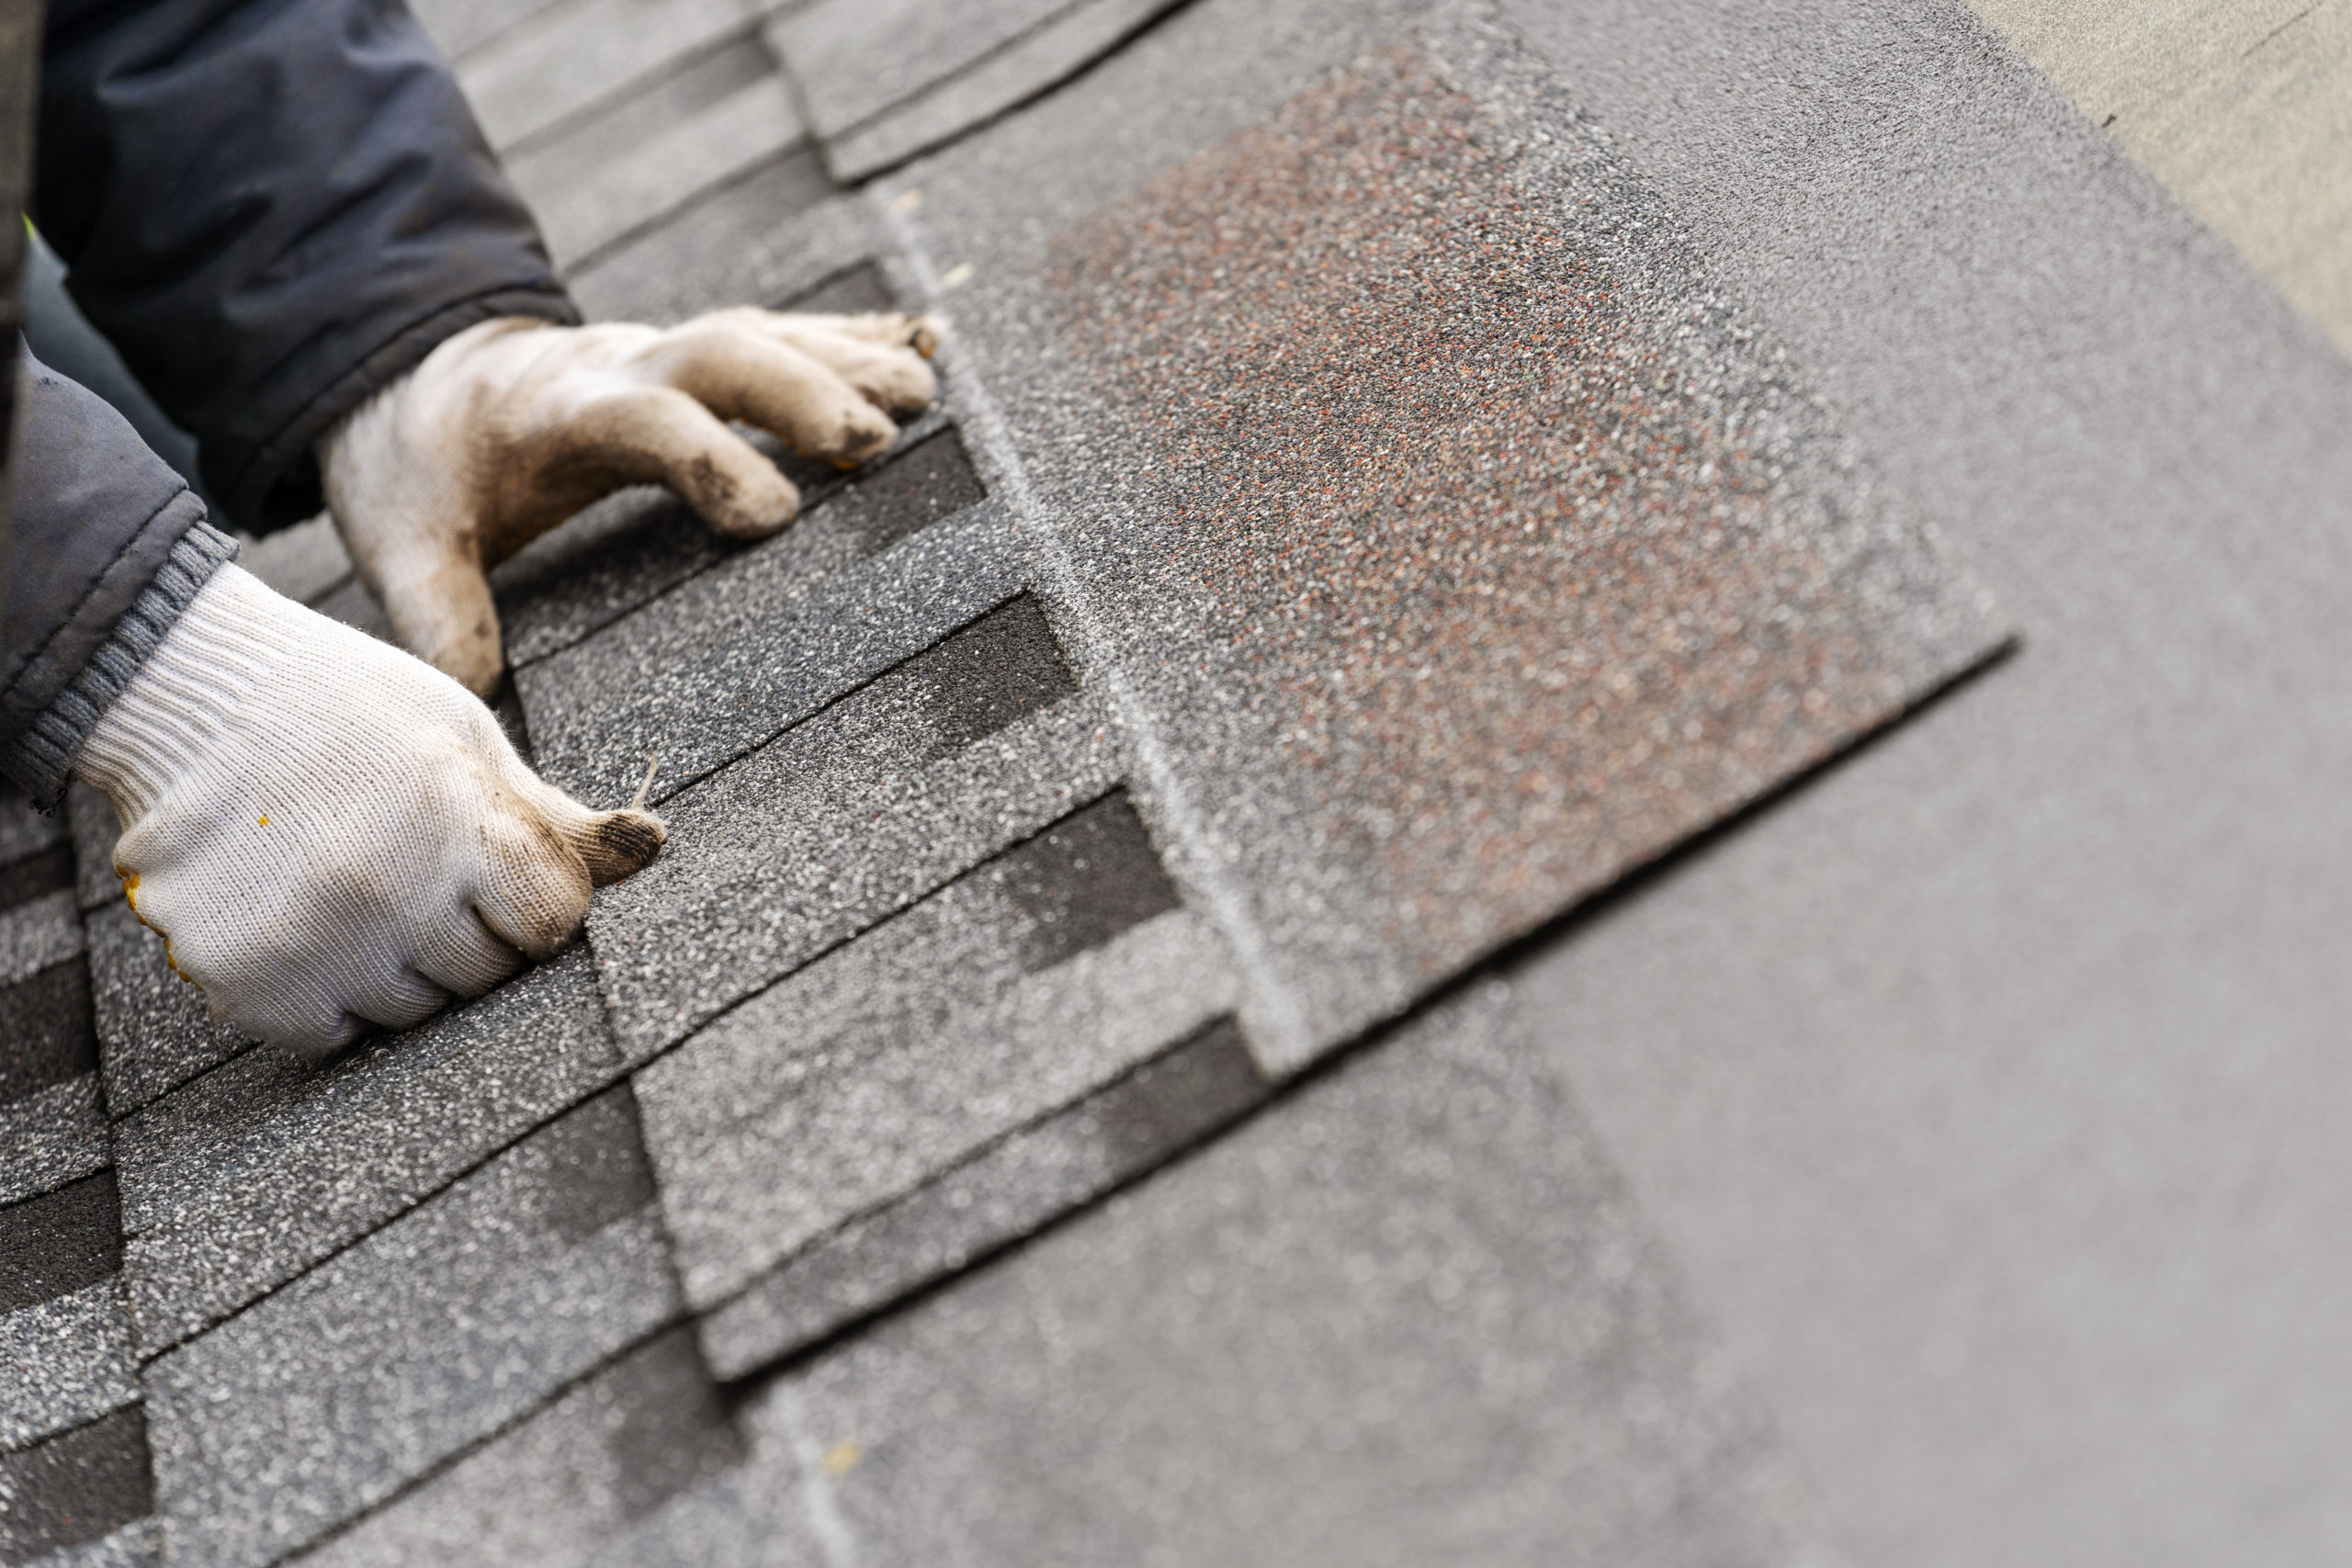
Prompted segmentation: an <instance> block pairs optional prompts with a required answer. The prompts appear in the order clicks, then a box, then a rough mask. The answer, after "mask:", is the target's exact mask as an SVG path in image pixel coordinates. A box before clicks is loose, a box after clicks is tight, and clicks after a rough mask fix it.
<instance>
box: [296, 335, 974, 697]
mask: <svg viewBox="0 0 2352 1568" xmlns="http://www.w3.org/2000/svg"><path fill="white" fill-rule="evenodd" d="M936 340H937V329H936V327H935V325H934V324H933V322H932V321H929V320H928V319H927V318H924V317H921V316H902V315H871V316H814V315H784V314H778V313H777V312H775V311H772V310H753V309H750V308H748V307H746V308H743V309H739V310H719V311H716V312H713V313H712V314H710V315H707V316H698V317H696V318H695V320H693V321H688V322H686V323H685V324H684V326H680V327H673V328H672V329H670V330H669V331H667V332H661V331H656V330H655V329H653V328H651V327H640V326H623V325H605V326H587V327H559V326H551V325H548V323H546V322H543V321H529V320H524V319H520V318H505V319H502V320H499V321H484V322H482V323H481V325H479V326H476V327H472V328H469V330H467V331H465V332H462V333H458V335H457V336H456V337H453V338H451V339H449V340H448V341H447V343H444V344H441V345H440V346H439V347H438V348H436V349H435V350H434V351H433V353H432V354H431V355H428V356H427V357H426V358H425V360H424V363H423V364H421V365H419V366H418V367H416V369H415V370H413V372H411V373H410V374H409V375H408V376H407V377H406V378H403V379H401V381H399V382H397V383H395V384H394V385H393V386H391V387H389V388H387V389H384V390H383V391H382V392H381V393H379V394H378V395H377V396H376V397H375V398H374V399H373V400H370V401H368V403H366V404H364V405H362V406H361V407H360V408H359V409H357V410H356V411H355V412H352V413H351V414H350V415H349V416H348V417H346V418H345V419H344V420H343V421H341V422H340V423H337V424H336V425H335V426H334V428H333V429H331V430H330V431H329V432H328V433H327V434H326V435H325V436H323V437H322V439H321V440H320V443H319V461H320V467H321V469H322V475H323V477H324V479H325V482H326V492H327V504H328V507H329V509H330V510H331V511H332V512H333V513H334V520H335V525H336V527H337V528H338V529H339V530H340V531H341V533H342V535H343V541H344V547H345V548H346V549H347V550H349V552H350V554H351V558H352V561H353V563H354V565H356V567H357V569H358V571H359V574H360V577H361V578H362V580H363V581H366V582H367V584H368V587H369V588H371V589H373V590H374V591H375V593H376V597H377V598H378V599H379V601H380V602H381V603H382V604H383V606H384V610H385V613H386V614H387V615H389V616H390V618H391V623H392V629H393V630H394V631H395V632H396V633H398V634H399V637H400V639H401V642H402V643H403V644H404V645H406V646H407V647H408V648H410V649H413V650H414V651H415V652H416V653H417V654H418V655H419V656H421V657H422V658H424V659H425V660H428V661H429V662H431V663H433V664H434V665H435V666H437V667H438V668H440V669H442V670H444V671H447V672H448V673H449V674H451V675H454V676H456V677H457V678H458V680H459V681H462V682H465V684H466V685H468V686H469V687H470V688H471V689H473V690H474V691H476V692H478V693H481V694H484V695H487V694H489V693H490V692H491V691H492V690H493V689H494V688H495V687H496V686H497V684H498V676H499V671H500V669H501V667H502V664H503V653H502V650H501V648H500V644H499V636H498V612H497V610H496V609H495V608H494V607H493V606H492V603H491V596H490V586H489V584H488V582H487V581H485V580H484V577H483V573H484V572H485V571H487V570H489V569H490V568H492V567H494V566H496V565H497V564H498V563H499V562H500V561H502V560H504V559H505V558H507V557H508V556H511V555H513V554H514V553H515V551H516V550H518V549H520V548H522V547H524V546H525V545H526V544H528V543H529V542H530V541H531V540H533V539H535V538H537V536H539V535H541V534H543V533H545V532H546V531H547V530H548V529H549V528H551V527H553V526H554V525H556V524H558V523H560V522H561V521H563V519H565V518H566V517H569V516H571V514H572V513H574V512H577V511H579V510H580V508H582V506H585V505H587V504H588V503H589V502H592V501H594V500H596V499H597V498H598V497H600V496H603V495H606V494H608V493H610V492H611V491H616V490H618V489H620V488H621V487H623V486H625V485H632V484H644V483H661V484H666V485H668V486H669V487H670V488H671V489H672V490H673V491H677V493H678V494H679V495H681V496H683V497H684V499H685V500H686V502H688V503H689V504H690V505H692V506H693V507H694V509H695V511H696V512H698V513H701V514H702V515H703V516H704V517H705V518H706V519H707V520H708V521H709V522H710V524H711V525H713V526H715V527H717V528H718V529H719V530H720V531H722V532H724V533H727V534H730V535H733V536H736V537H738V538H747V539H749V538H761V537H763V536H767V535H769V534H773V533H775V531H776V530H777V529H779V528H782V527H784V526H785V525H786V524H788V523H790V522H791V521H792V520H793V518H794V517H796V516H797V515H798V513H799V509H800V496H799V492H798V491H797V490H795V489H794V487H793V484H792V481H791V480H789V479H786V478H785V477H784V476H783V475H782V474H780V473H778V472H777V471H776V468H775V464H773V463H771V462H769V461H768V460H767V459H766V458H764V457H761V456H760V454H759V453H758V452H757V451H755V450H754V449H753V448H752V446H749V445H748V444H747V443H745V442H744V441H743V440H742V438H741V437H740V436H739V435H737V434H735V433H734V432H733V431H731V430H729V428H728V427H727V424H726V423H725V422H726V421H728V420H741V421H742V422H743V423H747V424H752V425H756V426H758V427H760V428H762V429H763V430H766V431H769V432H770V433H772V434H775V436H777V437H778V438H779V439H781V440H782V441H783V442H784V443H785V444H786V446H790V447H791V448H792V449H793V450H794V451H796V452H798V453H800V454H801V455H802V456H804V457H818V458H824V459H828V460H830V461H831V462H834V463H838V464H840V465H842V466H843V467H852V466H854V465H856V464H858V463H862V462H864V461H865V460H866V459H867V458H869V457H874V456H876V454H878V453H880V452H881V451H882V450H883V449H884V448H885V447H887V446H889V445H890V442H891V439H892V437H893V436H894V435H895V434H897V428H896V426H895V425H894V424H893V423H891V416H893V415H905V414H909V413H912V412H916V411H917V410H919V409H921V408H922V407H923V406H924V405H925V404H927V403H929V402H930V401H931V400H932V397H933V393H934V392H935V391H936V390H937V387H936V384H935V383H934V381H933V378H932V373H931V367H929V366H928V365H926V364H924V363H923V361H924V359H925V358H926V357H927V356H928V355H930V353H931V351H932V349H933V346H934V345H935V343H936Z"/></svg>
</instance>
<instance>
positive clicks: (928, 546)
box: [515, 470, 1021, 803]
mask: <svg viewBox="0 0 2352 1568" xmlns="http://www.w3.org/2000/svg"><path fill="white" fill-rule="evenodd" d="M881 477H882V478H883V479H887V478H888V471H887V470H886V471H885V474H884V475H883V476H881ZM796 535H797V530H795V531H794V532H792V533H787V534H785V535H782V536H778V537H777V538H776V539H774V540H771V541H769V542H768V543H767V544H765V545H763V546H761V547H758V548H755V549H752V550H749V551H746V552H745V553H743V554H741V555H739V556H736V557H733V558H730V559H729V560H727V561H725V562H723V563H721V564H720V565H718V566H717V567H714V568H713V569H712V570H709V571H707V572H705V573H703V574H702V575H701V576H700V577H697V578H695V580H694V581H691V582H689V583H687V584H685V585H684V587H682V588H680V589H679V590H677V592H673V593H671V594H669V595H668V596H666V597H664V598H662V599H661V600H658V601H656V602H655V603H654V604H650V605H648V606H646V607H645V608H644V609H643V610H641V611H639V612H638V613H637V614H636V615H630V616H628V617H626V618H625V619H623V620H621V621H618V622H616V623H615V624H614V625H613V626H607V627H606V628H605V630H603V631H601V632H599V633H597V634H596V635H595V636H594V637H590V638H589V639H588V640H587V641H585V642H582V643H581V644H579V645H577V646H576V647H573V648H571V649H565V650H564V651H563V652H561V653H559V654H556V655H555V656H553V657H552V658H549V659H546V660H541V661H539V662H538V663H537V664H532V665H527V666H526V667H525V668H523V669H521V670H518V671H515V690H516V691H517V692H518V693H519V694H521V696H522V699H523V710H524V712H525V714H526V716H528V718H529V720H530V725H531V739H532V741H533V744H534V745H535V747H536V749H537V756H538V763H539V768H540V771H541V772H542V773H545V774H546V775H547V777H548V781H549V782H550V783H553V784H558V785H560V786H561V787H562V788H564V789H567V790H569V791H571V793H572V794H573V795H577V796H579V797H580V798H581V799H582V800H586V801H589V802H592V803H594V802H600V801H601V802H618V801H623V800H627V799H628V798H629V796H630V795H631V794H632V793H633V792H634V791H635V790H636V788H637V785H638V783H639V778H640V777H641V775H642V774H643V773H644V771H645V759H646V757H647V755H648V754H649V753H653V752H658V753H660V755H661V758H662V773H661V776H660V778H659V779H658V780H657V781H656V783H655V785H654V789H655V798H656V799H657V800H658V799H661V798H663V797H665V796H667V795H670V794H672V793H673V792H675V791H676V790H677V789H678V788H680V787H681V786H682V785H684V784H687V783H689V782H691V781H693V780H695V779H698V778H700V777H702V776H703V775H704V774H705V773H709V772H710V771H711V770H712V769H714V768H716V767H718V766H720V765H722V764H724V763H726V762H728V761H732V760H733V759H735V758H737V757H740V756H741V755H742V754H743V753H745V752H747V751H749V750H752V748H753V747H756V746H758V745H760V744H762V743H763V742H764V741H766V740H768V739H771V738H772V737H774V736H775V735H776V734H777V733H779V732H780V731H782V730H783V729H785V728H786V727H787V726H790V725H792V724H795V723H797V722H798V721H799V720H801V719H803V718H806V717H807V716H809V715H810V714H812V713H814V712H816V711H817V710H818V709H819V708H820V707H822V706H824V705H826V704H827V703H829V702H831V701H832V700H833V699H835V698H836V697H839V696H840V695H842V694H843V693H845V692H848V691H850V690H852V689H854V688H855V687H857V686H859V685H861V684H863V683H864V682H867V681H870V680H872V679H873V678H874V677H875V676H876V675H878V674H880V673H881V672H882V671H884V670H886V669H888V668H889V667H890V666H891V665H893V664H895V663H897V662H898V661H899V660H902V659H904V658H905V657H906V656H907V655H908V654H909V653H910V652H912V651H913V650H915V649H920V648H922V646H923V645H924V644H926V643H929V642H932V641H934V640H936V639H937V638H939V637H942V636H944V635H945V634H946V633H947V632H949V631H951V630H953V629H954V628H955V627H956V626H958V625H960V624H961V623H963V622H965V621H967V620H969V619H971V618H972V617H973V616H974V615H978V614H979V613H980V612H982V611H984V610H986V609H987V608H989V605H991V604H996V603H998V602H1000V601H1001V600H1003V599H1005V598H1007V597H1008V596H1010V595H1011V594H1012V592H1015V591H1016V590H1017V589H1019V587H1020V586H1021V565H1020V561H1019V558H1018V556H1017V554H1016V551H1015V547H1014V543H1013V540H1012V536H1011V533H1010V530H1009V529H1008V527H1007V525H1006V524H1005V521H1004V518H1003V517H1002V515H1001V513H1000V512H999V510H998V509H997V508H996V507H995V506H994V505H993V504H992V503H987V502H983V503H982V504H981V505H979V506H976V507H971V508H968V509H967V510H966V511H964V512H962V513H958V514H957V515H956V516H954V517H951V518H949V519H947V520H946V521H944V522H940V523H933V524H932V525H930V526H929V527H925V528H922V531H921V532H919V533H916V534H914V535H913V536H911V537H910V538H907V539H904V540H903V541H901V542H900V543H899V545H898V546H896V547H893V548H891V549H889V550H887V551H885V552H884V553H883V554H881V555H879V556H876V557H873V558H870V559H864V560H858V559H854V558H853V559H852V560H850V561H849V562H848V563H847V564H838V563H836V562H834V561H831V560H823V561H820V560H817V559H813V558H812V553H813V552H814V551H815V550H817V549H818V548H820V547H822V546H823V545H824V544H825V543H826V542H827V540H828V538H829V537H830V538H831V539H832V540H833V541H835V542H836V548H840V547H844V546H851V545H853V541H852V540H849V539H846V538H843V537H842V536H839V535H832V536H828V535H825V534H820V533H818V532H816V531H814V530H812V531H811V532H810V533H809V535H807V536H796Z"/></svg>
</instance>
